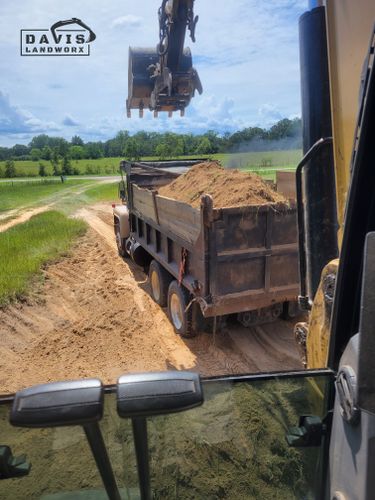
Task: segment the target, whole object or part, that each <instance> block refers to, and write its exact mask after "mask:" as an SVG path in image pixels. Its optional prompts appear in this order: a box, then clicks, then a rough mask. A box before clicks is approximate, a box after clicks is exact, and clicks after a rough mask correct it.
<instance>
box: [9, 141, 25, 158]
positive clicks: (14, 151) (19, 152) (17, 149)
mask: <svg viewBox="0 0 375 500" xmlns="http://www.w3.org/2000/svg"><path fill="white" fill-rule="evenodd" d="M29 152H30V149H29V148H28V147H27V146H24V145H23V144H16V145H14V146H13V147H12V148H11V156H14V157H16V158H19V157H20V156H25V155H28V154H29Z"/></svg>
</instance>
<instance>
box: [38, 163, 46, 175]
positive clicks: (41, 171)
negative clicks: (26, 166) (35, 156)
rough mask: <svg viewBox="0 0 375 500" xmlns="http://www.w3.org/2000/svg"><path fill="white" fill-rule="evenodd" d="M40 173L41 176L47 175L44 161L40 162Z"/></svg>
mask: <svg viewBox="0 0 375 500" xmlns="http://www.w3.org/2000/svg"><path fill="white" fill-rule="evenodd" d="M39 175H40V177H45V176H46V175H47V172H46V167H45V165H44V163H39Z"/></svg>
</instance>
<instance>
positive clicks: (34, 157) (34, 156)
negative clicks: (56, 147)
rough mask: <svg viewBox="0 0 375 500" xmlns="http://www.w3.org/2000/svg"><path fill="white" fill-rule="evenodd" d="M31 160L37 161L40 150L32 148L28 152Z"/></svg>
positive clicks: (40, 153) (39, 156) (40, 154)
mask: <svg viewBox="0 0 375 500" xmlns="http://www.w3.org/2000/svg"><path fill="white" fill-rule="evenodd" d="M30 156H31V160H32V161H39V160H40V158H41V156H42V151H41V150H40V149H39V148H33V149H32V150H31V152H30Z"/></svg>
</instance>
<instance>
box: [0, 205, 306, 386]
mask: <svg viewBox="0 0 375 500" xmlns="http://www.w3.org/2000/svg"><path fill="white" fill-rule="evenodd" d="M78 215H79V216H80V217H82V218H84V219H85V220H86V221H87V222H88V223H89V225H90V226H91V228H90V229H89V231H88V232H87V234H86V235H85V236H84V237H82V238H81V239H80V240H79V242H78V244H77V245H76V246H75V248H74V249H73V250H72V252H71V254H70V255H69V256H68V257H66V258H64V259H63V260H61V261H60V262H57V263H54V264H52V265H50V266H48V267H47V268H46V269H45V270H44V272H43V273H44V277H43V281H42V283H39V284H38V286H36V287H35V291H34V293H33V295H32V296H29V297H28V298H27V300H26V301H25V302H23V303H17V304H13V305H11V306H9V307H7V308H4V309H0V335H1V345H0V393H10V392H14V391H17V390H18V389H20V388H23V387H26V386H30V385H32V384H36V383H42V382H48V381H52V380H58V379H60V380H63V379H74V378H80V377H92V376H95V377H99V378H100V379H102V380H103V382H105V383H114V382H115V381H116V379H117V377H118V376H119V375H121V374H122V373H126V372H130V371H150V370H166V369H188V370H196V371H199V372H200V373H201V374H202V375H220V374H228V373H231V374H233V373H246V372H256V371H275V370H288V369H298V368H302V364H301V361H300V356H299V353H298V350H297V346H296V344H295V341H294V337H293V323H294V322H285V321H281V320H280V321H277V322H274V323H271V324H270V325H263V326H258V327H254V328H250V329H249V328H244V327H242V326H241V325H239V324H233V325H232V324H228V325H227V326H226V327H225V328H224V329H222V330H221V331H220V332H218V333H217V334H216V335H215V336H213V335H212V334H211V333H202V334H200V335H199V336H198V337H196V338H194V339H189V340H185V339H182V338H180V337H178V336H177V335H176V334H175V333H174V331H173V328H172V326H171V324H170V322H169V320H168V317H167V315H166V311H165V310H163V309H161V308H160V307H159V306H158V305H156V304H155V303H154V302H153V301H152V299H151V297H150V295H149V287H148V283H147V276H146V275H145V274H144V273H143V271H142V270H141V269H140V268H139V267H137V266H136V265H134V264H133V263H132V262H131V261H130V260H129V259H121V258H120V257H119V256H118V255H117V251H116V245H115V240H114V234H113V228H112V226H111V221H112V218H111V207H110V205H103V204H102V205H97V206H95V207H93V208H90V209H82V210H81V211H80V213H79V214H78ZM36 285H37V284H36Z"/></svg>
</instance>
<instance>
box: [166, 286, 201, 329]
mask: <svg viewBox="0 0 375 500" xmlns="http://www.w3.org/2000/svg"><path fill="white" fill-rule="evenodd" d="M189 299H190V294H189V292H188V291H187V290H186V289H185V288H184V287H182V286H180V285H179V284H178V282H177V281H176V280H173V281H172V282H171V284H170V285H169V289H168V314H169V319H170V320H171V323H172V325H173V327H174V330H175V332H176V333H178V334H179V335H181V337H186V338H190V337H195V335H196V333H195V331H194V330H193V328H192V308H191V307H189V309H188V310H187V311H186V307H187V306H188V304H189V302H190V300H189Z"/></svg>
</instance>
